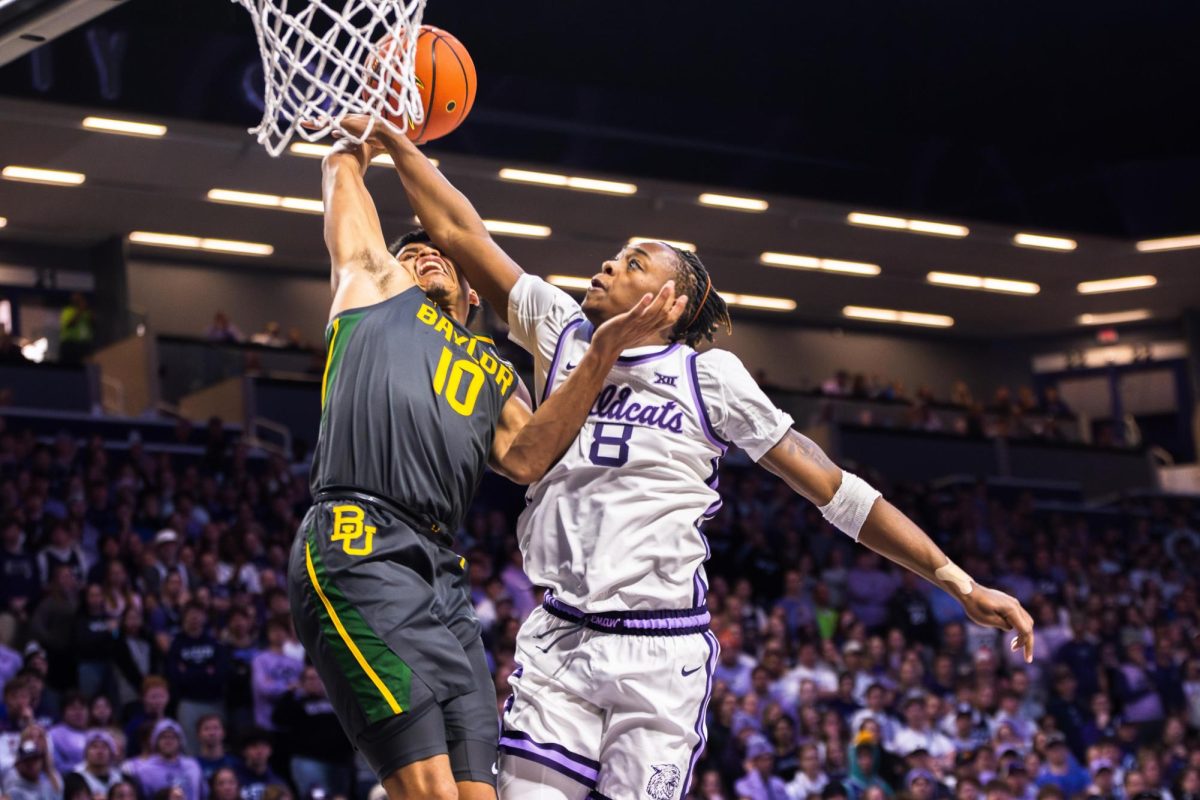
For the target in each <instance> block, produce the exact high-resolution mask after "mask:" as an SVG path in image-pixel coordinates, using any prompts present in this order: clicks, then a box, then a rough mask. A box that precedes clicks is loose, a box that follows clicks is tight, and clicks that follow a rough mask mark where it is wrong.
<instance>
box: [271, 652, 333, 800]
mask: <svg viewBox="0 0 1200 800" xmlns="http://www.w3.org/2000/svg"><path fill="white" fill-rule="evenodd" d="M273 720H274V722H275V723H276V726H277V727H278V728H279V729H280V730H281V731H284V734H285V740H286V743H287V746H286V748H285V749H286V751H287V752H288V753H289V754H290V755H291V760H290V762H289V768H290V771H291V778H292V783H293V784H294V785H295V787H296V791H297V792H299V794H300V796H302V797H304V796H307V795H308V794H309V792H311V791H312V790H313V788H316V787H319V788H322V789H324V790H325V791H326V792H328V793H329V794H332V795H344V796H349V794H350V783H351V779H352V777H353V776H352V774H351V770H350V768H349V766H348V765H349V763H350V757H351V754H352V752H353V749H352V748H351V747H350V743H349V742H348V741H347V740H346V737H345V735H344V734H343V733H342V729H341V726H340V725H339V724H338V720H337V715H336V714H334V712H333V705H332V704H331V703H330V702H329V698H328V697H327V696H326V695H325V685H324V684H323V683H321V677H320V676H319V675H318V674H317V670H316V669H315V668H314V667H313V666H312V665H309V666H306V667H304V672H303V675H302V677H301V679H300V685H299V686H298V687H296V688H295V689H293V690H291V691H289V692H287V693H286V694H284V695H283V696H282V697H281V698H280V699H279V703H278V704H277V705H276V707H275V713H274V715H273Z"/></svg>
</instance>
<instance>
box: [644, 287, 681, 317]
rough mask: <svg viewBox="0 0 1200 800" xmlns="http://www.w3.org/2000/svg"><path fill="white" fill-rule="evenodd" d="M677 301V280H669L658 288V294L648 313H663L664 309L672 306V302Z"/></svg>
mask: <svg viewBox="0 0 1200 800" xmlns="http://www.w3.org/2000/svg"><path fill="white" fill-rule="evenodd" d="M674 301H675V281H667V282H666V283H664V284H663V285H662V288H661V289H659V290H658V294H657V295H656V296H655V298H654V302H653V303H652V304H651V306H650V311H649V312H648V313H652V314H656V315H657V314H661V313H662V312H663V310H664V309H668V308H670V307H671V303H673V302H674Z"/></svg>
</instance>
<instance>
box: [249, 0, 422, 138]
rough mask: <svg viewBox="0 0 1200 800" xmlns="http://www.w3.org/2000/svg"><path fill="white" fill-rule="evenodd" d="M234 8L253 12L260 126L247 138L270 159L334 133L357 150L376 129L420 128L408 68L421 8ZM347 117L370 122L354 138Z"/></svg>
mask: <svg viewBox="0 0 1200 800" xmlns="http://www.w3.org/2000/svg"><path fill="white" fill-rule="evenodd" d="M233 2H235V3H239V4H241V5H242V6H243V7H244V8H245V9H246V10H247V11H249V12H250V16H251V17H252V18H253V19H254V31H255V34H256V35H257V36H258V45H259V48H260V49H261V50H262V60H263V78H264V81H263V82H264V88H263V101H264V109H263V118H262V122H260V123H259V125H258V127H256V128H252V129H251V130H250V132H251V133H253V134H255V135H256V136H257V137H258V141H259V143H260V144H262V145H263V146H264V147H265V148H266V149H267V152H269V153H270V154H271V155H273V156H277V155H279V154H280V153H282V152H283V150H284V148H285V147H287V145H288V143H289V142H290V141H291V140H292V139H293V138H294V137H295V136H296V135H299V136H300V137H301V138H302V139H305V140H306V141H309V142H315V141H317V140H320V139H323V138H325V137H326V136H328V135H329V134H330V132H332V131H333V130H335V129H337V130H341V131H342V133H344V134H346V138H348V139H350V140H351V141H354V142H356V143H359V144H361V143H362V140H363V138H364V137H367V136H370V135H371V131H372V129H373V128H374V126H375V124H378V123H382V124H385V125H389V126H391V127H393V128H395V129H396V130H397V132H399V133H403V131H402V130H399V128H397V126H396V123H394V122H393V121H392V120H408V121H409V123H410V124H413V125H419V124H420V123H421V122H422V121H423V120H424V116H425V111H424V108H423V107H422V105H421V95H420V91H419V87H418V86H417V79H416V76H415V73H414V70H413V62H414V57H415V52H416V40H417V37H416V32H417V31H418V30H419V28H420V26H421V15H422V13H423V12H424V10H425V3H426V0H233ZM347 114H366V115H368V116H370V117H371V119H372V120H373V122H372V124H371V125H370V126H368V127H367V130H366V131H365V132H364V133H363V134H362V136H360V137H356V136H354V135H352V134H351V133H350V132H348V131H346V130H345V128H343V127H342V124H341V123H342V120H343V119H344V118H345V117H346V115H347ZM389 118H390V119H389ZM302 122H307V123H309V124H310V125H312V124H313V123H315V125H313V126H312V127H310V126H308V125H306V126H302V125H301V123H302Z"/></svg>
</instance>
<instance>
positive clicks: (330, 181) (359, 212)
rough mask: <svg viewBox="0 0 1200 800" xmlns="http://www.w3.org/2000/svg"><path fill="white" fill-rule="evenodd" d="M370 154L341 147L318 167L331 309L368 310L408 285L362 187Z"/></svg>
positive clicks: (367, 150) (367, 149) (359, 148)
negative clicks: (369, 306) (323, 208)
mask: <svg viewBox="0 0 1200 800" xmlns="http://www.w3.org/2000/svg"><path fill="white" fill-rule="evenodd" d="M372 155H373V151H372V150H371V147H370V146H369V145H365V146H354V145H350V144H349V143H348V142H345V141H343V142H339V143H338V144H337V145H335V146H334V150H333V152H331V153H330V154H329V155H328V156H326V157H325V160H324V161H323V162H322V164H321V174H322V195H323V196H324V200H325V246H326V248H328V250H329V261H330V283H331V286H332V288H333V295H334V300H333V307H332V310H331V311H330V316H333V315H335V314H337V313H339V312H341V311H344V310H345V309H347V308H356V307H359V306H365V305H371V304H372V303H377V302H379V301H381V300H383V299H384V298H385V297H387V296H388V294H385V292H388V293H390V294H395V293H396V292H397V291H403V290H404V289H406V288H408V286H410V285H412V282H413V281H412V277H411V276H410V275H409V274H408V273H407V272H405V271H404V270H402V269H400V268H399V267H398V266H397V264H396V260H395V259H394V258H392V256H391V254H390V253H389V252H388V249H387V241H386V240H385V239H384V237H383V226H382V225H381V224H380V222H379V213H378V212H377V211H376V210H375V202H374V201H373V200H372V199H371V195H370V193H369V192H368V191H367V186H366V184H365V183H364V182H363V175H364V174H365V173H366V170H367V165H368V164H370V161H371V156H372Z"/></svg>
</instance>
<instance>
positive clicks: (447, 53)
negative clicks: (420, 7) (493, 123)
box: [372, 25, 476, 144]
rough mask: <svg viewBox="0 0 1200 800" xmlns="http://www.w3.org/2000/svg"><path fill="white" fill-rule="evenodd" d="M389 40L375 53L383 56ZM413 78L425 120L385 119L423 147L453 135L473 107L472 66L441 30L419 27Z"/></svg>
mask: <svg viewBox="0 0 1200 800" xmlns="http://www.w3.org/2000/svg"><path fill="white" fill-rule="evenodd" d="M390 38H391V37H390V36H388V37H385V38H384V39H382V40H381V41H380V42H379V44H378V45H377V46H376V51H377V52H387V50H388V45H389V44H390V42H389V40H390ZM372 58H374V56H373V57H372ZM416 76H417V86H418V87H419V88H420V90H421V102H422V104H424V106H425V120H424V121H423V122H421V123H419V124H416V125H413V124H411V123H410V122H409V121H408V120H407V118H406V117H405V116H403V115H392V114H388V115H387V116H388V119H389V120H390V121H391V122H392V123H394V124H396V125H399V126H400V127H403V128H406V129H407V131H408V138H409V139H411V140H412V141H413V142H415V143H416V144H425V143H426V142H432V141H433V140H434V139H440V138H442V137H443V136H445V135H446V134H448V133H450V132H451V131H453V130H454V129H455V128H457V127H458V126H459V125H461V124H462V122H463V120H465V119H466V118H467V114H470V113H471V106H473V105H474V104H475V87H476V82H475V63H474V62H473V61H472V60H471V54H470V53H468V52H467V48H466V47H464V46H463V43H462V42H460V41H459V40H458V39H456V38H454V36H452V35H451V34H449V33H447V32H446V31H444V30H442V29H441V28H435V27H434V26H432V25H422V26H421V33H420V34H419V35H418V36H417V57H416Z"/></svg>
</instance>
